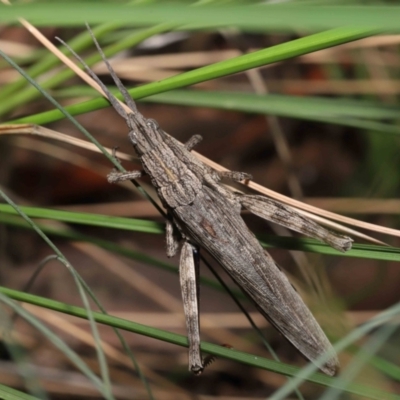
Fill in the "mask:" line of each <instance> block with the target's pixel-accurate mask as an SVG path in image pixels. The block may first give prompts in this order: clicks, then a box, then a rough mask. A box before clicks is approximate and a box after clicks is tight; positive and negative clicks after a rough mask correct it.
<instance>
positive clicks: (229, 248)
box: [64, 29, 352, 376]
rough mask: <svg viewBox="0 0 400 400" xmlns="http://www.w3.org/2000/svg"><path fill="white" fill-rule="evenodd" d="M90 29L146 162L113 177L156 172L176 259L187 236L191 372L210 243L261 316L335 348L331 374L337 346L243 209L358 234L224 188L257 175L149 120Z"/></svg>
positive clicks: (325, 237) (302, 226) (335, 241)
mask: <svg viewBox="0 0 400 400" xmlns="http://www.w3.org/2000/svg"><path fill="white" fill-rule="evenodd" d="M89 31H90V29H89ZM90 33H91V35H92V38H93V41H94V43H95V45H96V47H97V49H98V51H99V53H100V54H101V56H102V58H103V60H104V62H105V63H106V65H107V68H108V70H109V72H110V74H111V76H112V78H113V80H114V82H115V84H116V85H117V87H118V89H119V90H120V92H121V94H122V95H123V98H124V101H125V103H126V105H127V106H128V107H129V109H130V111H129V112H127V111H125V109H124V108H123V107H122V106H121V104H120V103H119V101H118V100H117V99H116V97H115V96H113V95H112V94H111V93H110V91H109V90H108V89H107V88H106V87H105V85H104V84H103V83H102V82H101V80H100V79H99V78H98V77H97V75H96V74H95V73H94V72H93V71H92V70H91V69H90V68H89V67H88V66H87V65H86V63H85V62H84V61H83V60H82V59H81V58H80V57H79V56H78V55H77V54H76V53H74V52H73V50H72V49H71V48H70V50H71V51H72V52H73V53H74V55H75V56H76V57H77V59H78V60H79V61H80V62H81V63H82V64H83V66H84V67H85V69H86V70H87V72H88V73H89V74H90V76H91V77H92V78H93V79H94V80H95V81H96V82H97V83H98V84H99V85H100V86H101V88H102V89H103V91H104V93H105V94H106V96H107V98H108V100H109V102H110V103H111V105H112V106H113V107H114V109H115V110H116V111H117V113H118V114H119V115H120V116H121V117H122V118H124V119H125V121H126V123H127V125H128V128H129V139H130V141H131V142H132V145H133V147H134V148H135V150H136V153H137V155H138V156H139V158H140V160H141V163H142V165H143V171H131V172H125V173H120V172H115V171H114V172H112V173H110V174H109V175H108V181H109V182H110V183H116V182H120V181H124V180H132V179H136V178H140V177H141V176H142V175H143V174H147V175H149V177H150V179H151V182H152V184H153V186H154V187H155V189H156V191H157V194H158V196H159V198H160V200H161V203H162V204H163V206H164V207H165V209H166V210H167V221H166V251H167V255H168V257H173V256H174V255H176V254H177V252H178V250H179V244H180V242H181V241H182V242H183V245H182V247H181V250H180V264H179V275H180V286H181V291H182V299H183V306H184V312H185V318H186V328H187V333H188V341H189V370H190V371H192V372H193V373H195V374H200V373H201V372H202V371H203V369H204V365H203V364H204V361H203V359H202V356H201V352H200V329H199V287H198V272H199V260H200V258H199V252H200V248H204V249H205V250H207V251H208V253H209V254H211V255H212V256H213V257H214V258H215V259H216V260H217V261H218V262H219V263H220V264H221V266H222V267H223V268H224V269H225V270H226V272H227V273H228V274H229V275H230V276H231V277H232V279H233V280H234V281H235V282H236V283H237V284H238V285H239V287H240V288H241V289H242V290H243V291H244V292H245V293H247V295H248V296H249V297H250V298H251V299H252V300H253V301H254V303H255V305H256V306H257V308H258V309H259V311H260V312H261V314H262V315H263V316H264V317H265V318H266V319H267V320H268V321H269V322H270V323H272V325H274V326H275V328H276V329H277V330H278V331H279V332H280V333H281V334H282V335H283V336H284V337H285V338H286V339H287V340H289V341H290V342H291V343H292V344H293V345H294V346H295V347H296V348H297V349H298V350H299V351H300V352H301V353H302V354H303V355H304V356H305V357H306V358H308V359H309V360H311V361H314V360H315V359H317V358H318V357H319V356H321V355H322V354H324V353H328V354H329V359H328V361H326V362H325V364H324V365H322V366H321V367H320V369H321V370H322V371H323V372H324V373H326V374H328V375H330V376H333V375H335V374H336V373H337V371H338V368H339V362H338V359H337V355H336V353H335V351H334V349H333V347H332V345H331V344H330V342H329V340H328V339H327V337H326V335H325V333H324V332H323V330H322V329H321V327H320V326H319V324H318V323H317V321H316V320H315V318H314V317H313V315H312V314H311V312H310V310H309V309H308V308H307V306H306V305H305V304H304V302H303V300H302V299H301V297H300V296H299V294H298V293H297V292H296V290H295V289H294V288H293V286H292V285H291V283H290V282H289V280H288V279H287V277H286V276H285V274H284V273H283V272H282V271H281V270H280V268H279V267H278V266H277V264H276V263H275V262H274V260H273V259H272V258H271V256H270V255H269V254H268V253H267V252H266V251H265V250H264V249H263V248H262V247H261V245H260V243H259V242H258V240H257V239H256V237H255V236H254V234H253V233H252V232H251V231H250V230H249V229H248V228H247V226H246V224H245V223H244V221H243V219H242V217H241V214H240V212H241V209H242V208H244V209H246V210H248V211H250V212H252V213H254V214H255V215H257V216H259V217H261V218H264V219H266V220H269V221H272V222H275V223H278V224H280V225H282V226H285V227H287V228H289V229H291V230H294V231H297V232H300V233H302V234H304V235H306V236H309V237H312V238H316V239H319V240H321V241H323V242H325V243H327V244H329V245H330V246H332V247H333V248H335V249H337V250H339V251H346V250H348V249H350V247H351V243H352V239H351V238H349V237H346V236H341V235H338V234H336V233H333V232H330V231H329V230H327V229H325V228H323V227H322V226H320V225H318V224H317V223H315V222H313V221H312V220H310V219H308V218H306V217H304V216H302V215H301V214H300V213H298V212H297V211H296V210H295V209H293V208H291V207H289V206H286V205H284V204H282V203H280V202H278V201H275V200H272V199H270V198H267V197H264V196H260V195H248V194H242V193H238V192H233V191H231V190H229V189H227V188H226V187H224V186H223V185H222V184H221V183H220V181H221V179H222V178H228V179H231V180H233V181H237V182H241V181H243V180H249V179H251V176H250V175H249V174H246V173H244V172H233V171H228V172H219V171H216V170H215V169H213V168H211V167H209V166H207V165H205V164H204V163H202V162H201V161H200V160H199V159H197V158H196V157H195V156H194V155H192V153H191V150H192V149H193V147H194V146H195V145H196V144H198V143H199V141H200V140H201V139H202V138H201V136H200V135H195V136H193V137H192V138H191V139H190V140H189V141H188V142H186V143H185V144H182V143H180V142H179V141H177V140H176V139H174V138H173V137H171V136H170V135H168V134H167V133H166V132H164V131H163V130H162V129H161V128H160V127H159V126H158V124H157V122H156V121H155V120H153V119H148V118H145V117H144V116H143V115H142V114H141V113H140V112H139V111H138V109H137V106H136V103H135V102H134V101H133V99H132V98H131V97H130V95H129V93H128V91H127V89H126V88H125V87H124V86H123V84H122V82H121V80H120V79H119V78H118V76H117V75H116V73H115V71H114V70H113V68H112V67H111V65H110V63H109V62H108V60H107V58H106V57H105V55H104V53H103V51H102V49H101V48H100V45H99V44H98V42H97V40H96V38H95V37H94V35H93V33H92V32H91V31H90ZM64 44H65V43H64Z"/></svg>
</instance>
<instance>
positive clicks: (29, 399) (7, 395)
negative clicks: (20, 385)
mask: <svg viewBox="0 0 400 400" xmlns="http://www.w3.org/2000/svg"><path fill="white" fill-rule="evenodd" d="M0 399H2V400H40V399H39V398H38V397H34V396H31V395H29V394H26V393H22V392H20V391H19V390H16V389H13V388H10V387H8V386H5V385H2V384H1V383H0Z"/></svg>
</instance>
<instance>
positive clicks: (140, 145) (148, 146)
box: [128, 113, 165, 156]
mask: <svg viewBox="0 0 400 400" xmlns="http://www.w3.org/2000/svg"><path fill="white" fill-rule="evenodd" d="M128 126H129V128H130V132H129V138H130V139H131V141H132V144H133V147H134V148H135V150H136V152H137V154H138V155H139V156H141V155H143V154H146V153H148V152H149V151H151V150H152V149H154V147H156V146H157V145H159V144H160V143H161V142H163V141H164V137H165V133H164V132H163V131H162V129H160V127H159V126H158V124H157V122H156V121H155V120H154V119H146V118H144V117H143V115H141V114H140V113H135V114H132V115H130V118H129V120H128Z"/></svg>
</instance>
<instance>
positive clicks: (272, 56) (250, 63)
mask: <svg viewBox="0 0 400 400" xmlns="http://www.w3.org/2000/svg"><path fill="white" fill-rule="evenodd" d="M372 33H373V32H372V31H370V30H365V29H356V28H341V29H335V30H331V31H327V32H322V33H317V34H314V35H310V36H307V37H304V38H300V39H296V40H292V41H290V42H287V43H283V44H279V45H276V46H273V47H270V48H267V49H263V50H259V51H256V52H253V53H250V54H245V55H243V56H239V57H235V58H233V59H230V60H225V61H221V62H219V63H215V64H212V65H208V66H206V67H202V68H198V69H195V70H192V71H189V72H185V73H182V74H179V75H176V76H173V77H170V78H167V79H164V80H162V81H158V82H152V83H149V84H147V85H142V86H139V87H136V88H134V89H131V90H129V93H130V95H131V96H132V97H133V98H134V99H140V98H143V97H147V96H151V95H154V94H158V93H162V92H166V91H169V90H173V89H177V88H182V87H185V86H189V85H193V84H196V83H200V82H204V81H208V80H211V79H216V78H220V77H223V76H226V75H230V74H234V73H238V72H243V71H246V70H248V69H251V68H256V67H261V66H263V65H268V64H271V63H274V62H277V61H282V60H286V59H288V58H292V57H296V56H299V55H303V54H307V53H310V52H313V51H317V50H321V49H325V48H327V47H331V46H335V45H338V44H342V43H347V42H350V41H353V40H356V39H360V38H362V37H367V36H370V35H371V34H372ZM108 105H109V104H108V102H107V101H106V100H105V99H102V98H101V99H100V98H99V99H95V100H91V101H87V102H84V103H80V104H75V105H72V106H68V107H65V110H67V111H68V112H69V113H70V114H71V115H79V114H82V113H86V112H89V111H93V110H97V109H100V108H104V107H107V106H108ZM62 118H63V114H62V113H61V112H60V111H59V110H52V111H48V112H44V113H40V114H36V115H31V116H29V117H24V118H19V119H16V120H13V121H12V122H15V123H34V124H39V125H42V124H46V123H49V122H54V121H57V120H59V119H62Z"/></svg>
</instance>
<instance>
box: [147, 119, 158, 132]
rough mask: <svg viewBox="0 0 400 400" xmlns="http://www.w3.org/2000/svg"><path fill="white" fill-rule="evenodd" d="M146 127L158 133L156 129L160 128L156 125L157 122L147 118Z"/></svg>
mask: <svg viewBox="0 0 400 400" xmlns="http://www.w3.org/2000/svg"><path fill="white" fill-rule="evenodd" d="M146 125H147V126H149V127H150V128H152V129H153V130H155V131H158V129H159V128H160V126H159V125H158V123H157V121H156V120H154V119H152V118H149V119H148V120H147V121H146Z"/></svg>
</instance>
